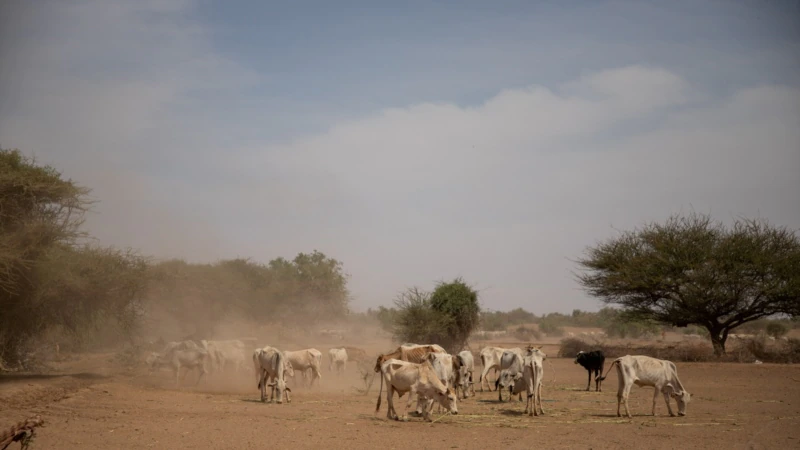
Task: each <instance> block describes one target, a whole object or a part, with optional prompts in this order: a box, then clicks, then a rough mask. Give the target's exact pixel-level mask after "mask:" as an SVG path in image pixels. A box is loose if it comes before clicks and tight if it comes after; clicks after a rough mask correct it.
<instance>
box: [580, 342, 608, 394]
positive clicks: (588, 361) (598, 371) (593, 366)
mask: <svg viewBox="0 0 800 450" xmlns="http://www.w3.org/2000/svg"><path fill="white" fill-rule="evenodd" d="M605 363H606V357H605V355H603V351H602V350H593V351H591V352H589V353H586V352H584V351H583V350H581V351H579V352H578V356H576V357H575V364H580V365H581V366H583V368H584V369H586V370H587V371H589V381H588V382H587V384H586V390H587V391H588V390H589V387H591V385H592V372H594V383H595V386H594V390H595V392H602V389H600V385H601V384H602V381H601V380H600V379H599V377H600V375H602V374H603V366H604V365H605Z"/></svg>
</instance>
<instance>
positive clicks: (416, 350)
mask: <svg viewBox="0 0 800 450" xmlns="http://www.w3.org/2000/svg"><path fill="white" fill-rule="evenodd" d="M431 352H432V353H447V352H446V351H445V350H444V349H443V348H442V347H440V346H439V345H436V344H433V345H417V344H403V345H401V346H400V347H397V349H395V351H393V352H391V353H385V354H382V355H378V359H377V361H376V362H375V368H374V370H375V372H376V373H377V372H380V371H381V366H382V365H383V363H384V362H386V361H388V360H390V359H399V360H401V361H408V362H413V363H421V362H422V361H424V360H425V358H426V357H427V355H428V353H431Z"/></svg>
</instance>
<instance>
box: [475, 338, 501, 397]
mask: <svg viewBox="0 0 800 450" xmlns="http://www.w3.org/2000/svg"><path fill="white" fill-rule="evenodd" d="M504 351H505V349H504V348H500V347H485V348H484V349H483V350H481V353H480V358H481V365H482V366H483V371H482V372H481V376H480V378H478V383H480V385H481V392H483V382H484V381H486V387H487V388H489V391H490V392H491V390H492V386H491V385H490V384H489V380H488V379H487V378H486V375H488V374H489V371H490V370H492V369H494V373H495V376H497V372H499V371H500V358H501V357H502V356H503V352H504Z"/></svg>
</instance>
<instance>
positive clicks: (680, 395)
mask: <svg viewBox="0 0 800 450" xmlns="http://www.w3.org/2000/svg"><path fill="white" fill-rule="evenodd" d="M611 367H616V368H617V376H618V377H619V390H618V391H617V416H619V417H621V416H622V415H621V414H620V404H621V403H623V402H624V403H625V414H626V415H627V416H628V417H629V418H630V417H631V412H630V410H629V409H628V395H629V394H630V391H631V387H632V386H633V385H634V384H635V385H637V386H642V387H643V386H653V387H654V388H655V392H654V394H653V415H654V416H655V415H656V400H657V399H658V393H659V392H660V393H662V394H663V395H664V401H665V402H666V403H667V410H668V411H669V415H670V416H674V415H675V414H673V413H672V407H671V406H670V404H669V398H670V397H672V398H674V399H675V401H676V402H677V403H678V415H679V416H685V415H686V405H687V404H688V403H689V400H690V399H691V395H690V394H689V392H687V391H686V390H685V389H684V388H683V385H682V384H681V380H679V379H678V369H677V368H676V367H675V364H674V363H672V361H667V360H663V359H656V358H651V357H650V356H644V355H633V356H631V355H625V356H622V357H620V358H617V359H615V360H614V362H613V363H611ZM611 367H609V368H608V371H607V372H606V376H608V372H610V371H611ZM605 378H606V377H605V376H604V377H602V378H601V379H600V380H601V381H602V380H604V379H605Z"/></svg>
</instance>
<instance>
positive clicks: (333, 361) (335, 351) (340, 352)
mask: <svg viewBox="0 0 800 450" xmlns="http://www.w3.org/2000/svg"><path fill="white" fill-rule="evenodd" d="M334 367H336V372H337V373H338V374H341V373H342V372H344V371H345V370H347V350H345V349H344V348H332V349H330V350H328V370H330V371H331V372H333V368H334Z"/></svg>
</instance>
